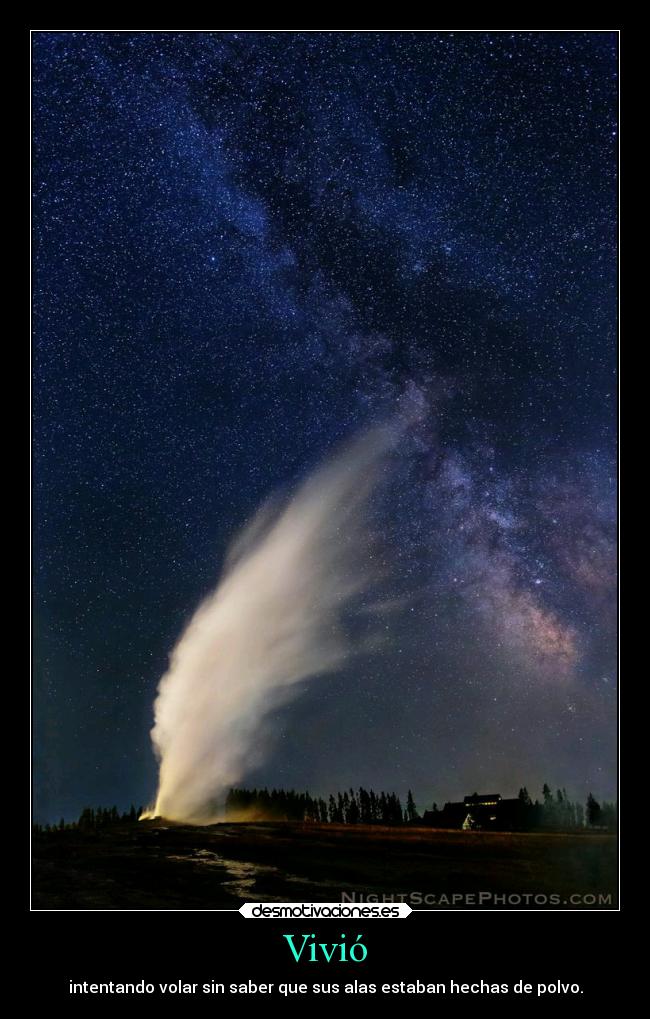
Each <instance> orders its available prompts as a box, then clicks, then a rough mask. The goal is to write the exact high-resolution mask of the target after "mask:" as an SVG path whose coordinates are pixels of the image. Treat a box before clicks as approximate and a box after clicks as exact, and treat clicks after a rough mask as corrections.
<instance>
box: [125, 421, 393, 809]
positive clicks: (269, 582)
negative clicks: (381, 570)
mask: <svg viewBox="0 0 650 1019" xmlns="http://www.w3.org/2000/svg"><path fill="white" fill-rule="evenodd" d="M392 438H393V435H392V432H391V431H390V430H389V429H381V430H375V431H373V432H371V433H369V434H366V435H365V436H363V437H362V438H361V439H357V440H356V441H355V442H354V443H353V444H352V445H350V446H348V447H347V448H346V449H345V450H344V451H343V452H342V453H341V454H340V455H339V456H337V457H336V458H335V459H333V460H331V461H330V462H328V463H326V464H325V465H324V466H322V467H320V469H318V470H317V471H316V472H315V473H314V474H313V475H311V476H310V477H309V478H308V479H307V480H306V481H305V482H303V484H302V485H301V486H300V488H299V489H298V490H297V492H296V493H295V494H294V496H293V498H291V499H290V500H289V501H288V502H287V503H286V504H285V505H284V507H283V508H280V509H279V510H278V508H277V506H276V507H275V508H272V507H270V506H266V507H263V509H262V510H261V511H260V512H259V513H258V514H257V516H256V517H255V518H254V519H253V521H252V523H251V524H249V526H248V527H247V528H246V530H245V531H244V533H243V534H242V535H241V536H240V537H239V539H238V540H237V541H236V542H235V544H234V545H233V547H232V548H231V550H230V553H229V555H228V557H227V560H226V564H225V569H224V574H223V576H222V578H221V580H220V582H219V584H218V586H217V588H216V590H215V591H214V592H213V594H211V595H210V596H209V597H208V598H207V599H206V600H205V601H204V602H203V604H202V605H201V606H200V607H199V608H198V609H197V611H196V613H195V615H194V617H193V618H192V620H191V622H190V623H189V625H188V627H187V629H186V630H185V632H184V633H183V635H182V637H181V638H180V640H179V642H178V644H177V645H176V648H175V649H174V651H173V653H172V656H171V659H170V666H169V670H168V671H167V673H166V674H165V675H164V676H163V678H162V680H161V682H160V685H159V688H158V696H157V698H156V702H155V709H154V710H155V725H154V728H153V730H152V739H153V743H154V747H155V749H156V753H157V756H158V758H159V761H160V774H159V785H158V793H157V798H156V803H155V806H154V807H153V808H152V809H151V810H150V811H148V812H147V814H145V815H143V816H156V815H161V816H164V817H167V818H170V819H174V820H179V821H192V822H195V823H209V822H210V821H212V820H215V819H216V817H217V816H218V803H219V801H220V799H221V796H222V794H223V792H224V790H226V789H227V788H228V787H229V786H230V785H232V784H234V783H236V782H238V781H239V780H240V779H241V778H242V776H243V775H244V773H245V772H246V771H247V770H249V769H250V766H251V760H252V759H254V760H255V762H257V760H258V759H259V752H260V746H259V742H260V739H261V737H262V729H263V725H264V720H265V718H266V717H267V716H268V714H269V712H270V711H271V710H272V709H273V708H275V707H276V706H277V705H279V704H281V703H283V702H285V701H288V700H290V699H292V698H293V697H295V696H296V695H297V693H298V691H299V684H300V682H301V680H306V679H308V678H310V677H313V676H316V675H318V674H322V673H324V672H328V671H331V670H333V669H334V668H336V667H337V666H339V665H341V664H342V662H343V661H344V660H345V659H346V658H347V656H348V655H349V654H350V653H351V652H352V650H353V643H352V642H351V640H350V639H349V637H348V636H347V635H346V632H345V628H344V623H343V618H342V614H343V612H344V610H345V608H346V607H347V606H349V605H350V603H351V602H352V601H353V600H354V597H355V595H358V594H359V593H360V592H361V591H362V590H363V589H364V588H365V587H366V585H367V584H368V582H369V580H370V577H371V571H370V569H369V566H368V563H369V557H368V556H367V555H366V556H365V557H364V554H363V550H364V548H365V549H366V550H367V549H368V545H367V542H366V541H365V540H364V539H365V535H366V534H367V527H365V526H364V508H365V506H366V504H367V500H368V496H369V494H370V492H371V491H372V489H373V487H374V485H375V483H376V481H377V477H378V472H379V468H380V467H381V465H382V463H383V461H384V458H385V455H386V453H387V451H388V449H389V447H390V445H391V443H392ZM253 753H254V757H252V755H253Z"/></svg>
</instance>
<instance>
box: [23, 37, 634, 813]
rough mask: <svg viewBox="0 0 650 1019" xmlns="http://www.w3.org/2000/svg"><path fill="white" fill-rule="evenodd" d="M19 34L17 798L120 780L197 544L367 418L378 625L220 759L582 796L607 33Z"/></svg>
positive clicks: (602, 303) (606, 742) (603, 537)
mask: <svg viewBox="0 0 650 1019" xmlns="http://www.w3.org/2000/svg"><path fill="white" fill-rule="evenodd" d="M33 45H34V100H33V106H34V138H33V151H34V172H33V190H34V262H35V264H34V372H35V404H34V407H35V489H36V490H35V495H36V500H37V514H36V543H37V544H36V580H37V593H36V605H35V608H36V621H37V631H36V638H37V644H36V659H35V664H36V701H35V713H36V724H37V730H36V782H37V809H38V813H39V816H40V817H41V818H42V819H43V820H51V819H53V818H55V817H57V818H58V816H60V815H61V813H64V814H66V816H72V815H74V814H75V813H77V812H78V811H79V810H80V809H81V807H82V806H83V805H84V804H86V803H90V802H95V803H113V802H117V803H119V804H126V805H128V803H129V802H131V800H137V801H140V802H146V801H147V800H149V799H150V797H151V795H152V793H153V792H154V789H155V781H156V779H155V762H154V761H153V758H152V755H151V750H150V745H149V737H148V733H149V729H150V727H151V703H152V700H153V696H154V693H155V689H156V685H157V682H158V680H159V678H160V676H161V675H162V674H163V673H164V672H165V671H166V668H167V659H168V655H169V653H170V651H171V649H172V648H173V646H174V644H175V643H176V640H177V638H178V636H179V634H180V632H181V631H182V630H183V628H184V626H185V624H186V623H187V621H188V619H189V616H190V614H191V612H192V611H193V609H194V607H195V606H196V604H197V603H198V602H199V601H200V600H201V599H202V598H203V597H204V596H205V595H206V594H207V593H208V592H209V591H210V590H212V589H213V588H214V586H215V583H216V580H217V577H218V576H219V573H220V569H221V565H222V561H223V557H224V555H225V552H226V549H227V548H228V546H229V544H230V542H231V540H232V538H233V536H234V535H235V534H236V533H237V532H238V531H239V529H240V527H241V525H242V524H243V523H244V521H245V520H246V519H248V518H249V517H250V516H251V514H252V513H253V512H254V510H255V509H256V507H257V506H258V505H259V504H260V503H261V502H263V501H264V500H265V499H266V498H267V497H268V496H269V495H270V494H272V493H274V492H276V491H278V490H279V489H284V488H287V487H288V486H293V485H295V484H296V483H297V482H299V481H300V479H302V478H303V477H305V476H306V475H307V474H308V472H310V471H311V470H312V469H313V467H314V465H315V464H316V463H318V462H319V461H320V460H321V459H322V458H323V457H326V456H327V455H328V453H329V452H330V451H331V450H332V448H334V446H335V445H336V443H337V442H339V441H340V440H341V439H345V438H347V437H349V436H351V435H353V434H355V433H356V432H357V431H358V430H360V429H363V428H367V427H369V426H372V425H373V424H376V423H379V422H382V421H385V420H388V419H393V420H396V419H399V420H400V421H401V422H402V423H403V424H404V431H403V434H402V437H401V439H400V442H399V446H398V448H397V450H396V454H395V456H396V462H392V463H391V468H390V475H388V474H387V476H386V479H385V485H384V486H383V487H382V490H381V496H380V497H378V499H377V500H376V504H375V506H374V512H375V519H374V522H373V540H374V542H375V544H374V545H373V549H374V551H373V553H372V554H373V555H374V556H376V559H377V562H376V565H377V566H378V567H380V569H379V570H378V575H379V576H380V577H381V580H380V581H378V584H377V589H376V590H373V591H369V592H368V595H367V597H368V607H369V609H370V607H371V605H372V604H374V603H376V602H377V601H381V602H382V603H383V604H389V603H393V604H394V606H395V609H394V611H392V612H391V613H390V615H389V616H387V618H386V620H385V634H384V636H385V639H384V640H383V641H382V642H381V644H380V645H379V647H378V648H375V650H374V651H373V652H372V653H369V654H368V655H367V656H365V657H364V658H363V659H355V660H354V661H353V662H351V663H349V664H348V665H345V666H344V667H341V668H340V669H337V670H335V671H334V672H333V674H332V675H331V676H330V677H329V678H328V680H327V681H326V682H325V681H323V682H320V681H319V682H317V683H315V684H314V685H313V686H312V687H310V688H309V690H308V691H306V692H305V694H304V696H303V697H302V698H301V699H300V700H299V701H297V702H296V703H295V704H293V705H291V706H284V707H281V708H279V709H278V711H277V714H276V716H275V717H274V719H273V725H274V730H275V741H274V749H273V751H272V752H271V753H270V755H269V757H268V759H267V760H266V761H265V762H263V763H259V762H256V763H254V764H253V762H251V772H250V775H249V776H248V778H249V779H250V782H251V783H253V782H254V783H256V784H260V783H269V784H273V785H278V786H279V785H284V786H299V787H305V786H308V787H309V788H310V789H311V790H312V792H314V793H317V792H328V791H329V790H330V789H337V788H344V787H349V786H350V785H355V786H356V785H358V784H363V785H366V786H370V785H374V786H375V788H377V787H384V788H388V789H395V790H396V791H397V792H400V793H402V794H403V793H404V792H405V790H406V788H407V787H409V786H410V787H412V788H413V790H414V792H415V794H416V800H417V801H418V803H419V804H421V805H422V806H426V805H427V803H428V802H430V801H431V800H432V799H436V800H438V801H439V802H440V801H441V800H444V799H448V798H454V797H456V796H459V795H463V794H465V793H468V792H472V791H473V790H474V789H475V788H479V787H486V788H487V787H488V786H489V787H490V788H495V789H499V790H500V791H501V792H502V793H503V794H504V795H505V794H509V793H512V792H514V793H516V791H517V789H518V787H519V786H520V785H524V784H525V785H527V786H528V788H529V789H530V790H531V791H532V792H536V791H538V789H539V787H540V786H541V783H542V782H544V781H548V782H549V784H550V785H552V786H553V787H555V786H558V785H559V786H566V788H567V789H568V790H571V792H572V793H573V794H575V795H584V794H585V793H586V792H587V791H588V790H590V789H593V791H594V792H596V793H597V794H598V795H600V796H606V797H611V796H612V795H613V791H614V781H615V778H614V775H615V737H616V729H615V717H616V698H615V685H616V675H615V666H616V629H615V624H616V615H615V579H616V578H615V569H616V552H615V549H616V546H615V541H616V521H615V511H616V494H615V481H616V473H615V452H616V450H615V398H616V378H615V366H616V250H615V248H616V168H617V145H618V139H617V122H616V111H617V80H616V79H617V53H616V46H617V42H616V36H615V35H614V34H612V33H604V32H591V33H590V32H577V33H560V32H551V33H541V32H540V33H501V32H494V33H420V34H412V33H382V34H372V33H348V34H337V33H333V34H330V33H306V34H294V33H277V34H265V33H255V34H247V33H241V34H240V33H174V34H171V33H159V34H156V33H130V32H125V33H64V32H63V33H48V32H39V33H36V34H35V35H34V37H33Z"/></svg>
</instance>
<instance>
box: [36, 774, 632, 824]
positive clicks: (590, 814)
mask: <svg viewBox="0 0 650 1019" xmlns="http://www.w3.org/2000/svg"><path fill="white" fill-rule="evenodd" d="M502 803H503V806H504V807H507V810H508V811H509V815H508V816H509V819H510V820H509V823H508V827H513V828H515V829H516V830H518V831H540V830H548V829H556V830H559V829H562V830H571V829H574V830H580V829H584V828H595V829H607V830H609V831H611V830H614V829H615V828H616V825H617V809H616V804H614V803H609V802H607V801H604V802H603V803H602V804H601V803H599V802H598V801H597V800H596V798H595V796H594V795H593V794H592V793H589V796H588V797H587V800H586V803H585V804H584V805H583V804H582V803H579V802H573V801H572V800H570V799H569V797H568V795H567V792H566V789H557V790H556V792H555V793H553V792H552V791H551V788H550V787H549V786H548V785H547V784H545V785H544V787H543V789H542V796H541V799H535V800H532V799H531V797H530V795H529V793H528V790H527V789H526V788H525V787H522V788H521V789H520V790H519V794H518V796H517V798H516V799H515V800H504V801H502ZM462 807H463V804H460V803H458V804H453V803H447V804H445V806H444V807H443V808H442V809H439V808H438V806H437V804H436V803H434V804H433V805H432V807H431V808H430V809H428V808H426V809H425V810H424V811H423V814H420V813H419V811H418V809H417V806H416V804H415V800H414V799H413V794H412V792H411V790H410V789H409V791H408V794H407V797H406V804H405V805H404V806H403V805H402V802H401V800H400V798H399V796H397V795H396V794H395V793H386V792H379V793H375V792H374V790H372V789H364V788H359V789H356V790H355V789H348V790H346V791H345V792H343V793H341V792H339V793H336V794H330V795H329V796H328V797H327V798H326V799H324V798H323V797H320V796H316V797H314V796H311V795H310V794H309V793H308V792H296V791H295V790H293V789H290V790H285V789H271V790H269V789H244V788H233V789H230V791H229V792H228V795H227V796H226V803H225V820H232V821H236V820H247V819H248V820H256V819H257V820H269V821H273V820H277V821H307V822H312V823H319V824H350V825H353V824H385V825H408V824H411V825H413V824H426V825H429V826H432V827H441V828H443V827H447V826H449V825H448V821H449V817H450V808H462ZM471 809H472V808H471V807H469V808H467V810H471ZM142 812H143V808H142V807H138V808H137V809H136V807H135V806H134V805H131V807H130V809H129V810H127V811H123V812H120V811H119V810H118V809H117V807H116V806H113V807H84V809H83V810H82V812H81V814H80V815H79V818H78V819H77V820H76V821H71V822H66V821H65V819H64V818H61V820H60V821H59V823H58V824H45V825H42V824H35V825H34V826H33V827H34V832H35V834H43V833H50V832H59V831H81V832H98V831H101V830H103V829H105V828H109V827H111V826H113V825H116V824H124V823H134V822H136V821H137V820H138V818H139V817H140V815H141V814H142ZM461 813H463V816H464V811H463V810H461ZM451 826H452V827H453V826H455V824H452V825H451Z"/></svg>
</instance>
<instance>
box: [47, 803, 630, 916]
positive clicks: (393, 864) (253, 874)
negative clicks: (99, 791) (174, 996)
mask: <svg viewBox="0 0 650 1019" xmlns="http://www.w3.org/2000/svg"><path fill="white" fill-rule="evenodd" d="M616 846H617V841H616V837H615V836H614V835H609V834H605V833H588V832H584V833H582V832H581V833H566V834H562V833H525V834H524V833H517V834H511V833H498V832H462V831H439V830H436V829H432V828H415V827H408V828H387V827H383V826H374V825H372V826H370V825H368V826H366V825H359V826H345V825H321V824H307V823H305V824H300V823H292V822H285V823H281V822H266V823H255V824H218V825H210V826H209V827H195V826H190V825H176V824H171V823H169V822H166V821H160V820H155V821H141V822H135V823H122V824H117V825H114V826H111V827H109V828H106V829H104V831H101V832H87V833H84V832H79V831H63V832H59V831H57V832H52V833H43V834H40V835H38V836H36V837H35V839H34V879H33V908H35V909H217V908H238V907H239V906H240V905H241V903H242V902H245V901H262V902H319V901H320V902H340V901H341V900H342V897H343V896H344V895H345V896H348V898H347V899H346V901H360V897H361V896H377V897H379V899H380V900H381V899H382V897H383V896H386V897H387V898H389V897H390V896H406V898H405V900H404V901H408V902H409V904H410V905H411V906H412V907H413V908H417V907H418V906H419V907H421V908H427V907H428V908H450V907H453V908H464V909H466V908H483V909H485V908H490V909H494V908H501V909H504V908H505V909H508V908H545V909H548V908H554V907H555V908H557V907H559V908H567V907H569V908H592V909H593V908H599V909H602V908H605V909H611V908H615V907H616V885H617V860H616ZM486 895H489V896H490V897H489V898H486ZM353 896H354V897H356V898H355V899H353ZM418 896H419V898H418ZM453 896H459V897H461V898H452V897H453ZM462 896H469V897H470V898H462ZM480 896H482V898H479V897H480ZM504 896H508V897H509V898H508V899H507V900H504ZM553 896H555V897H556V898H555V899H554V898H549V897H553ZM575 896H577V897H578V898H577V899H576V898H573V900H572V901H571V897H575ZM425 897H426V898H425ZM513 897H517V898H513ZM533 897H537V898H536V901H535V900H534V899H533Z"/></svg>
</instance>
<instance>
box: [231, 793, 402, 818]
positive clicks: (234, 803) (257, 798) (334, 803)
mask: <svg viewBox="0 0 650 1019" xmlns="http://www.w3.org/2000/svg"><path fill="white" fill-rule="evenodd" d="M416 816H417V813H416V810H415V803H414V800H413V795H412V793H411V791H410V790H409V793H408V797H407V801H406V809H403V808H402V804H401V802H400V799H399V796H397V795H396V794H395V793H385V792H380V793H375V792H374V790H373V789H370V790H368V789H357V790H355V789H348V790H346V791H345V792H344V793H336V795H334V794H330V796H329V797H328V798H327V799H326V800H325V799H323V798H322V797H313V796H310V795H309V793H307V792H304V793H297V792H294V790H293V789H291V790H289V791H286V790H284V789H272V790H270V791H269V790H268V789H231V790H230V792H229V793H228V795H227V797H226V820H228V818H231V819H236V818H238V817H258V818H260V819H262V818H266V819H268V820H275V819H277V820H284V821H317V822H320V823H321V824H403V823H404V822H406V821H413V820H415V818H416Z"/></svg>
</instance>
